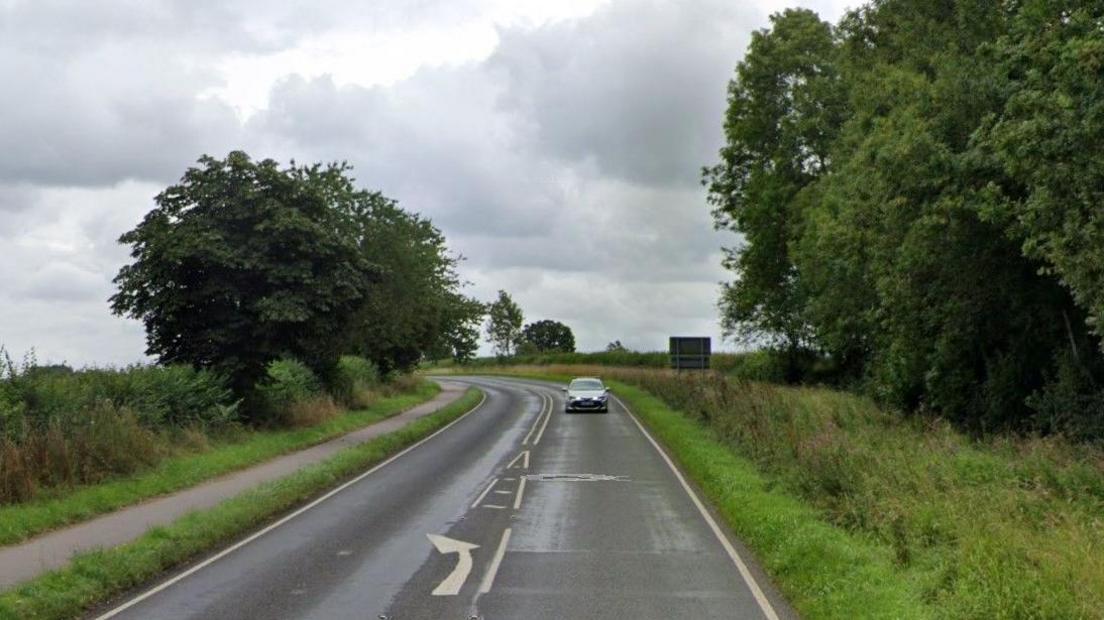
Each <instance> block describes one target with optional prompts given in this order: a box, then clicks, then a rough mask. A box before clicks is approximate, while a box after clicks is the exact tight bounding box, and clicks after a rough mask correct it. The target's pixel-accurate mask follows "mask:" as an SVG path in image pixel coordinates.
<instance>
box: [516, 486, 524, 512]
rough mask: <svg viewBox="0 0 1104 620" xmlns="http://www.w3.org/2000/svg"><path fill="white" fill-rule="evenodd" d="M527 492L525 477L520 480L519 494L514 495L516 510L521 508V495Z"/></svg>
mask: <svg viewBox="0 0 1104 620" xmlns="http://www.w3.org/2000/svg"><path fill="white" fill-rule="evenodd" d="M523 493H525V478H522V479H521V481H520V482H518V490H517V495H516V496H515V497H514V510H518V509H519V508H521V496H522V494H523Z"/></svg>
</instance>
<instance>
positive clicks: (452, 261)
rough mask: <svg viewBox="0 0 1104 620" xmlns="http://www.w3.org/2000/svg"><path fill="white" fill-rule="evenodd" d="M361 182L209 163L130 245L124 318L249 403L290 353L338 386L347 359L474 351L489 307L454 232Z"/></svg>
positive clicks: (320, 172) (265, 164)
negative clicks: (461, 273) (219, 376)
mask: <svg viewBox="0 0 1104 620" xmlns="http://www.w3.org/2000/svg"><path fill="white" fill-rule="evenodd" d="M348 172H349V167H348V166H346V165H344V164H329V165H321V164H315V165H310V166H297V165H295V164H294V163H293V164H292V165H290V166H288V167H281V166H280V165H279V164H277V162H275V161H273V160H269V159H266V160H262V161H253V160H252V159H250V157H249V156H248V155H246V154H245V153H242V152H232V153H230V154H229V155H228V156H227V157H226V158H225V159H221V160H220V159H216V158H213V157H209V156H204V157H202V158H201V159H200V160H199V164H198V165H197V166H195V167H192V168H189V169H188V170H187V171H186V172H185V173H184V176H183V178H182V179H181V180H180V182H179V183H177V184H175V185H172V186H170V187H168V188H166V189H165V190H164V191H163V192H161V193H160V194H158V195H157V196H156V197H155V199H154V202H155V205H156V206H155V208H154V209H153V210H152V211H150V213H149V214H147V215H146V216H145V218H144V219H143V220H142V222H141V223H140V224H139V225H138V226H137V227H136V228H135V229H134V230H131V231H130V232H127V233H126V234H124V235H123V236H122V237H121V238H120V242H121V243H124V244H127V245H130V246H131V258H132V259H133V260H132V262H131V263H130V264H128V265H125V266H124V267H123V268H122V269H121V270H120V271H119V274H118V275H117V276H116V278H115V283H116V285H117V286H118V291H117V292H116V294H115V295H114V296H113V297H112V298H111V304H112V309H113V311H114V312H115V313H117V314H120V315H125V316H130V317H133V318H136V319H139V320H141V321H142V322H143V323H144V325H145V327H146V341H147V352H148V353H149V354H150V355H154V356H156V357H157V358H158V359H159V360H160V361H161V362H163V363H187V364H191V365H193V366H195V367H202V368H214V369H217V370H219V371H221V372H223V373H225V374H226V375H227V376H229V377H230V378H231V380H232V385H233V386H234V388H235V390H236V391H237V392H238V393H239V394H246V393H248V392H249V391H250V390H251V389H252V388H253V386H254V385H255V384H256V383H257V382H258V380H259V379H260V378H261V377H263V376H264V373H265V368H266V366H267V365H268V364H269V363H270V362H271V361H273V360H275V359H278V358H281V357H285V356H290V357H295V358H297V359H299V360H301V361H303V362H304V363H306V364H307V365H308V366H309V367H310V368H311V369H312V370H314V371H315V372H317V373H318V374H319V375H320V376H322V377H326V376H328V375H329V373H330V372H331V370H332V369H333V367H334V365H335V364H336V363H337V360H338V358H339V357H340V356H341V355H342V354H343V353H353V352H356V353H360V354H363V355H365V356H367V357H369V358H370V359H371V360H372V361H374V362H376V363H377V364H378V365H379V366H380V367H381V368H383V369H393V368H408V367H409V366H411V365H412V364H413V363H415V362H417V360H418V359H420V357H421V356H422V355H423V354H424V353H425V352H426V351H427V350H429V349H430V348H432V347H434V346H440V344H439V343H441V342H446V343H449V344H450V345H454V346H455V347H459V349H463V350H465V351H468V353H467V354H470V348H471V345H470V343H469V341H470V340H471V339H472V338H471V334H470V331H471V325H472V324H473V323H474V324H478V322H479V320H480V317H481V315H482V306H481V304H479V303H477V302H475V301H474V300H470V299H468V298H466V297H464V296H463V295H462V294H461V293H460V288H461V283H460V281H459V279H458V278H457V276H456V273H455V266H456V262H457V260H458V259H457V258H454V257H452V256H451V255H449V254H448V252H447V249H446V247H445V241H444V238H443V237H442V236H441V234H440V232H439V231H437V230H436V229H435V228H434V227H433V226H432V224H431V223H430V222H429V221H428V220H425V219H423V218H421V217H419V216H417V215H414V214H410V213H407V212H405V211H402V210H401V209H399V208H398V206H397V205H396V203H395V202H394V201H393V200H390V199H388V198H386V197H384V196H382V195H381V194H379V193H375V192H368V191H365V190H360V189H357V188H355V187H354V185H353V179H351V178H350V177H349V175H348ZM465 343H467V344H465ZM465 347H466V348H465Z"/></svg>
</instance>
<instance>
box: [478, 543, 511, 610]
mask: <svg viewBox="0 0 1104 620" xmlns="http://www.w3.org/2000/svg"><path fill="white" fill-rule="evenodd" d="M509 542H510V528H506V530H505V531H504V532H502V540H501V541H500V542H499V543H498V549H495V554H494V558H493V559H491V563H490V565H489V566H488V567H487V572H486V573H484V575H483V583H482V584H480V585H479V592H480V593H481V594H486V593H488V592H490V591H491V586H493V585H494V580H495V575H496V574H498V567H499V565H500V564H502V556H504V555H506V545H507V544H508V543H509Z"/></svg>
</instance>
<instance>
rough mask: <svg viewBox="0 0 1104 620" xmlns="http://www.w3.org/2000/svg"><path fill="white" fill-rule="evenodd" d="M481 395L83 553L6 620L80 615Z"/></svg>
mask: <svg viewBox="0 0 1104 620" xmlns="http://www.w3.org/2000/svg"><path fill="white" fill-rule="evenodd" d="M481 398H482V395H481V394H480V393H479V392H478V391H477V390H474V389H470V390H468V391H467V392H466V393H465V394H464V395H463V396H462V397H461V398H460V399H459V400H457V401H455V402H453V403H452V404H450V405H448V406H447V407H445V408H444V409H442V410H440V411H438V412H436V413H434V414H431V415H429V416H426V417H424V418H421V419H419V420H416V421H414V422H412V423H410V424H408V425H406V426H404V427H403V428H401V429H399V430H397V431H395V432H393V433H388V434H387V435H383V436H381V437H377V438H376V439H373V440H371V441H368V442H366V443H363V444H360V445H358V446H353V447H350V448H347V449H345V450H342V451H341V452H339V453H338V454H336V455H334V456H333V457H331V458H330V459H327V460H326V461H324V462H322V463H318V464H316V465H312V466H310V467H306V468H304V469H302V470H300V471H298V472H296V473H294V474H292V475H290V476H287V477H285V478H282V479H280V480H278V481H275V482H271V483H267V484H264V485H261V486H259V487H257V488H256V489H253V490H250V491H247V492H245V493H242V494H240V495H238V496H237V497H234V498H232V499H229V500H227V501H225V502H223V503H222V504H219V505H218V506H216V507H215V508H212V509H210V510H206V511H202V512H195V513H191V514H189V515H186V516H184V517H182V518H180V519H178V520H177V521H175V522H174V523H173V524H171V525H169V526H167V527H161V528H155V529H152V530H150V531H149V532H147V533H146V534H145V535H144V536H142V537H141V538H139V539H138V540H136V541H134V542H132V543H129V544H127V545H123V546H120V547H116V548H113V549H109V550H105V551H99V552H95V553H88V554H83V555H80V556H78V557H77V558H76V559H74V561H73V563H72V564H71V565H70V566H69V567H68V568H65V569H63V570H60V571H56V572H53V573H50V574H47V575H44V576H42V577H40V578H38V579H35V580H33V581H31V582H29V583H27V584H24V585H22V586H20V587H18V588H16V589H14V590H11V591H9V592H6V593H4V594H0V618H2V619H5V620H7V619H9V618H10V619H13V620H14V619H21V620H22V619H26V620H35V619H53V618H72V617H75V616H78V615H80V614H81V613H83V612H85V611H87V610H89V609H90V608H91V607H93V606H94V605H96V604H97V603H100V602H102V601H105V600H107V599H109V598H110V597H112V596H115V595H118V594H119V593H121V592H124V591H126V590H128V589H130V588H133V587H135V586H138V585H141V584H143V583H146V582H147V581H149V580H151V579H152V578H154V577H156V576H157V575H158V574H160V573H161V572H163V571H165V570H166V569H169V568H171V567H173V566H177V565H179V564H182V563H184V562H186V561H188V560H190V559H193V558H195V557H196V556H198V555H199V554H201V553H203V552H205V551H208V550H210V549H212V548H214V547H216V546H218V545H220V544H222V543H225V542H227V541H229V540H231V539H233V538H235V537H237V536H240V535H242V534H243V533H245V532H247V531H249V530H251V529H254V528H256V527H257V526H259V525H261V524H262V523H264V522H265V521H266V520H268V519H271V518H272V517H274V516H275V515H278V514H280V513H282V512H285V511H287V510H289V509H291V508H293V507H294V506H296V505H298V504H301V503H303V502H305V501H307V500H309V499H310V498H312V497H314V496H316V495H318V494H319V493H320V492H322V491H324V490H326V489H328V488H332V487H333V486H335V485H337V484H338V483H340V482H341V481H342V480H344V479H347V478H349V477H351V476H353V475H355V474H357V473H359V472H361V471H364V470H365V469H366V468H368V467H369V466H371V465H373V464H375V463H378V462H380V461H382V460H384V459H385V458H387V457H388V456H390V455H392V454H395V453H396V452H398V451H400V450H402V449H403V448H405V447H407V446H409V445H411V444H413V443H415V442H417V441H418V440H420V439H422V438H424V437H426V436H428V435H429V434H431V433H432V432H434V431H436V430H438V429H440V428H441V427H443V426H445V425H446V424H448V423H449V422H451V421H453V420H455V419H457V418H458V417H460V416H461V415H463V414H464V413H465V412H467V411H469V410H470V409H471V408H472V407H474V406H475V405H476V404H477V403H478V402H479V401H480V400H481Z"/></svg>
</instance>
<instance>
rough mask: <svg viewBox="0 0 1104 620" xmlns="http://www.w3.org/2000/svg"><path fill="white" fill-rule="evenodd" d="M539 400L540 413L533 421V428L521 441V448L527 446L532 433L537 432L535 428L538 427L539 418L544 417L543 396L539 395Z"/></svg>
mask: <svg viewBox="0 0 1104 620" xmlns="http://www.w3.org/2000/svg"><path fill="white" fill-rule="evenodd" d="M540 399H541V408H540V413H538V414H537V419H536V420H533V426H532V427H531V428H530V429H529V432H528V433H526V434H525V439H522V440H521V445H523V446H527V445H529V440H530V439H531V438H532V437H533V432H534V431H536V430H537V426H539V425H540V421H541V418H542V417H544V404H545V403H544V394H541V395H540ZM549 413H551V411H549Z"/></svg>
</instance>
